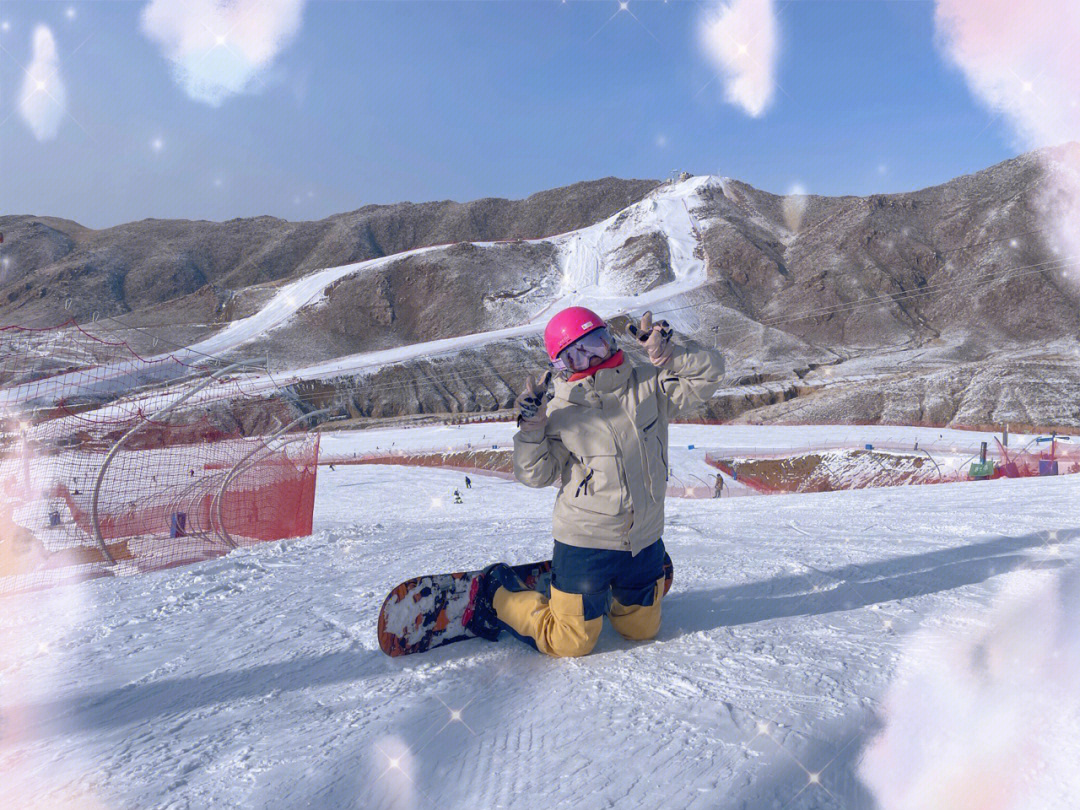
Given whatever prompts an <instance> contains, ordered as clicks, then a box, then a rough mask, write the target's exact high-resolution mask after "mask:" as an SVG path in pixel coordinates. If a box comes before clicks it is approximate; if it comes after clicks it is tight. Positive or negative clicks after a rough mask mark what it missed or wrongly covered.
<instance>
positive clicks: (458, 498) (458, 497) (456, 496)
mask: <svg viewBox="0 0 1080 810" xmlns="http://www.w3.org/2000/svg"><path fill="white" fill-rule="evenodd" d="M454 503H465V501H463V500H461V493H460V492H458V491H457V490H456V489H455V490H454Z"/></svg>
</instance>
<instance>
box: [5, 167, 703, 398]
mask: <svg viewBox="0 0 1080 810" xmlns="http://www.w3.org/2000/svg"><path fill="white" fill-rule="evenodd" d="M718 182H720V181H719V179H718V178H714V177H711V176H701V177H694V178H691V179H689V180H684V181H682V182H679V183H674V184H669V185H664V186H661V187H659V188H657V189H655V190H654V191H652V192H651V193H650V194H648V195H647V196H646V197H645V198H644V199H642V200H640V201H639V202H637V203H634V204H633V205H630V206H628V207H627V208H625V209H623V210H622V211H620V212H619V213H617V214H615V215H613V216H611V217H609V218H608V219H606V220H603V221H601V222H598V223H596V224H595V225H590V226H588V227H586V228H583V229H581V230H577V231H571V232H569V233H566V234H560V235H556V236H550V237H544V238H542V239H533V240H526V241H532V242H550V243H552V244H553V245H554V246H555V248H556V253H557V256H558V269H559V273H560V276H561V289H560V295H558V296H557V297H556V298H554V299H553V300H552V301H551V302H549V303H548V304H547V305H545V306H544V307H543V308H542V309H540V310H539V311H537V312H536V313H534V314H532V315H531V316H530V317H529V318H527V319H525V321H524V322H522V323H519V324H512V325H509V326H507V327H506V328H502V329H495V330H491V331H487V332H480V333H477V334H469V335H462V336H459V337H455V338H449V339H443V340H435V341H429V342H423V343H414V344H411V345H408V346H401V347H397V348H394V349H388V350H380V351H375V352H361V353H357V354H353V355H348V356H345V357H339V358H335V359H333V360H329V361H326V362H321V363H316V364H312V365H309V366H305V367H298V368H292V369H281V370H279V371H278V372H277V373H275V374H274V375H268V374H255V373H253V374H250V375H244V379H245V383H246V384H245V387H246V388H247V390H249V391H251V392H262V391H270V390H275V389H277V388H278V387H280V386H281V385H282V384H285V383H289V382H297V381H301V380H311V379H320V378H323V377H326V376H337V375H342V374H357V373H365V372H371V371H374V370H377V369H379V368H382V367H383V366H386V365H391V364H395V363H403V362H408V361H410V360H415V359H419V358H428V357H433V356H437V355H440V354H452V353H455V352H459V351H462V350H465V349H469V348H475V347H477V346H481V345H484V344H487V343H492V342H496V341H500V340H506V339H511V338H522V337H528V336H531V335H536V334H539V333H540V332H541V331H542V330H543V328H544V324H545V323H546V322H547V319H548V318H549V317H550V315H551V314H552V313H553V312H557V311H558V310H559V309H560V308H562V307H564V306H570V305H571V304H578V305H582V306H591V307H594V308H595V309H597V310H598V311H600V312H601V314H603V315H605V316H611V315H616V314H619V313H622V312H626V311H630V310H633V311H634V312H638V313H640V312H643V311H644V310H646V309H648V308H650V307H655V306H656V305H657V304H659V303H661V302H663V301H669V300H672V299H674V298H677V297H678V296H679V295H681V294H683V293H685V292H688V291H690V290H692V289H695V288H696V287H699V286H700V285H701V284H703V283H704V282H705V280H706V264H705V260H704V258H703V254H700V255H699V253H700V251H699V250H698V243H699V239H700V230H699V226H698V223H697V221H696V219H695V218H694V215H693V214H692V213H691V207H692V206H694V205H695V204H696V203H697V202H699V196H698V195H699V194H700V192H701V191H702V190H704V189H706V188H708V187H710V186H711V185H713V184H715V183H718ZM657 231H658V232H660V233H663V234H664V236H665V238H666V239H667V242H668V249H669V253H670V257H671V260H670V265H671V271H672V276H673V278H674V280H673V281H671V282H669V283H667V284H662V285H660V286H658V287H656V288H655V289H652V290H649V291H647V292H642V293H640V294H638V291H636V290H634V291H632V292H628V291H627V289H626V288H627V284H626V283H620V279H619V277H618V268H616V267H614V260H613V253H614V252H615V251H617V250H618V249H619V248H620V247H621V246H622V245H623V244H625V243H626V241H627V240H628V239H631V238H633V237H636V236H642V235H645V234H649V233H653V232H657ZM475 244H476V245H477V246H479V247H491V246H493V245H495V244H497V243H495V242H477V243H475ZM443 247H445V246H444V245H435V246H429V247H423V248H417V249H415V250H409V251H405V252H402V253H396V254H393V255H390V256H383V257H380V258H378V259H371V260H368V261H363V262H357V263H354V264H348V265H342V266H340V267H331V268H326V269H323V270H318V271H316V272H313V273H309V274H308V275H306V276H304V277H302V278H300V279H298V280H296V281H293V282H290V283H288V284H285V285H283V286H282V287H281V289H280V290H279V291H278V292H277V293H276V294H275V295H274V296H273V298H271V299H270V301H269V302H268V303H267V304H266V305H265V306H264V307H263V308H262V309H260V310H259V311H258V312H256V313H255V314H253V315H250V316H249V317H247V318H241V319H239V320H237V321H234V322H232V323H230V324H229V325H228V326H227V327H225V328H224V329H222V330H221V331H220V332H217V333H216V334H214V335H211V336H210V337H208V338H206V339H204V340H201V341H199V342H197V343H194V344H192V345H190V346H187V347H186V348H183V349H178V350H176V351H173V352H171V353H169V354H162V355H158V356H155V357H151V358H148V361H130V362H120V363H114V364H111V365H109V366H106V367H103V368H100V369H97V371H96V374H95V375H94V380H93V382H92V383H90V382H88V381H87V380H86V379H84V376H83V375H81V374H80V373H79V372H76V373H71V374H59V375H56V376H54V377H50V378H48V379H45V380H41V381H37V382H34V383H29V384H25V385H19V386H11V387H9V388H6V389H4V390H3V391H0V406H3V405H12V404H19V403H23V402H26V401H28V400H33V401H54V400H56V399H57V398H59V397H61V396H65V397H68V398H71V397H74V396H77V395H83V396H89V395H103V394H109V393H118V392H122V391H126V390H129V389H131V388H134V387H136V385H145V384H148V383H151V382H155V381H161V380H166V379H171V378H176V377H180V376H187V375H188V374H189V373H190V371H191V369H190V368H189V366H190V365H200V366H201V365H203V364H205V363H206V361H207V359H208V358H212V357H221V356H223V355H226V354H228V353H230V352H233V351H236V350H237V349H239V348H241V347H242V346H243V345H244V344H246V343H249V342H251V341H253V340H255V339H257V338H260V337H263V336H265V335H266V334H268V333H271V332H273V331H274V330H276V329H280V328H282V327H284V326H287V325H288V324H289V323H291V322H292V320H293V319H294V318H295V317H296V315H297V313H298V312H299V311H300V310H301V309H304V308H305V307H315V306H319V305H320V304H321V303H322V302H323V301H324V300H325V298H326V292H327V290H328V289H329V288H330V287H331V286H332V285H333V284H335V283H336V282H338V281H340V280H341V279H343V278H346V277H348V276H353V275H358V274H363V273H371V272H373V271H376V270H378V269H379V268H381V267H384V266H385V265H386V264H388V263H391V262H396V261H399V260H401V259H403V258H406V257H408V256H416V255H420V254H423V253H430V252H432V251H437V250H440V249H442V248H443ZM148 363H149V364H150V367H148Z"/></svg>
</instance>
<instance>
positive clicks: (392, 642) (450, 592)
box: [379, 554, 675, 658]
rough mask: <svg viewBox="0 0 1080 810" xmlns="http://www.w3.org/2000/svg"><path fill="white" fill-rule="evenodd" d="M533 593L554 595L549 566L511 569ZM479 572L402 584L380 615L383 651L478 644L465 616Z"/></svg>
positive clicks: (667, 565) (668, 573)
mask: <svg viewBox="0 0 1080 810" xmlns="http://www.w3.org/2000/svg"><path fill="white" fill-rule="evenodd" d="M513 569H514V572H515V573H516V574H517V575H518V576H519V577H520V578H521V580H522V581H523V582H524V583H525V584H526V585H527V586H528V587H529V589H530V590H534V591H540V592H541V593H543V594H545V595H550V593H551V560H541V561H540V562H534V563H525V564H524V565H515V566H513ZM674 570H675V569H674V568H673V566H672V564H671V557H669V556H668V555H667V554H665V555H664V593H665V594H666V593H667V592H668V591H669V590H671V580H672V577H673V575H674ZM479 575H480V571H459V572H458V573H456V574H429V575H428V576H423V577H416V578H415V579H409V580H406V581H405V582H402V583H401V584H400V585H398V586H397V587H396V588H394V589H393V590H392V591H390V593H389V594H388V595H387V597H386V599H385V600H384V601H383V604H382V609H381V610H380V611H379V647H380V648H382V651H383V652H384V653H386V654H387V655H389V656H393V657H395V658H396V657H397V656H399V655H412V654H413V653H418V652H424V651H425V650H431V649H434V648H435V647H442V646H443V645H445V644H453V643H454V642H455V641H464V640H465V639H468V638H476V635H475V634H474V633H471V632H469V631H468V630H467V629H465V627H464V625H463V624H462V616H463V614H464V613H465V608H466V607H467V606H468V604H469V589H470V587H471V586H472V581H473V580H474V579H476V577H477V576H479Z"/></svg>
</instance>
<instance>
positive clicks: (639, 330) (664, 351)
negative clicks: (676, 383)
mask: <svg viewBox="0 0 1080 810" xmlns="http://www.w3.org/2000/svg"><path fill="white" fill-rule="evenodd" d="M626 331H628V332H629V333H630V334H631V335H632V336H633V337H634V338H636V339H637V341H638V342H639V343H640V344H641V345H642V347H643V348H644V349H645V351H646V352H648V354H649V362H651V363H652V364H653V365H654V366H662V365H664V364H665V363H666V362H667V361H668V360H670V359H671V333H672V329H671V325H670V324H669V323H668V322H667V321H659V322H658V323H653V319H652V313H651V312H646V313H645V314H644V315H642V316H641V324H640V325H638V326H635V325H634V324H630V326H629V327H627V330H626Z"/></svg>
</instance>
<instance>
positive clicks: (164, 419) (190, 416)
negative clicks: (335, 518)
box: [0, 324, 319, 594]
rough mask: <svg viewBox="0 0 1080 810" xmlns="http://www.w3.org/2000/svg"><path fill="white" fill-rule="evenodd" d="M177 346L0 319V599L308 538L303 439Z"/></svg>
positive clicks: (311, 458)
mask: <svg viewBox="0 0 1080 810" xmlns="http://www.w3.org/2000/svg"><path fill="white" fill-rule="evenodd" d="M189 355H190V353H187V354H184V353H178V355H165V356H157V357H153V358H149V359H144V358H141V357H139V356H138V355H137V354H135V353H134V352H133V351H131V349H130V348H129V347H128V346H127V345H126V344H124V343H123V342H118V341H115V340H109V339H106V338H103V337H101V336H99V335H95V334H92V333H91V332H89V331H88V330H86V329H84V328H82V327H79V326H77V325H74V324H65V325H63V326H60V327H56V328H53V329H41V330H32V329H23V328H19V327H4V328H0V594H3V593H9V592H13V591H22V590H27V589H36V588H41V587H46V586H49V585H53V584H58V583H61V582H67V581H71V580H78V579H85V578H90V577H96V576H104V575H110V574H125V573H134V572H139V571H146V570H153V569H159V568H164V567H171V566H174V565H178V564H183V563H186V562H192V561H195V560H201V559H207V558H210V557H214V556H219V555H221V554H224V553H226V552H228V551H229V550H231V549H232V548H235V547H237V546H243V545H249V544H251V543H254V542H258V541H263V540H277V539H283V538H287V537H297V536H302V535H306V534H310V533H311V525H312V515H313V510H314V499H315V476H316V470H317V465H318V451H319V442H318V436H317V435H315V434H310V435H309V434H304V433H300V434H297V433H284V434H281V435H276V436H274V435H271V434H272V433H273V431H275V430H276V429H278V428H280V427H281V426H282V425H284V424H287V423H289V422H291V421H292V420H293V418H294V417H295V416H296V415H297V414H296V413H295V412H294V409H292V408H291V407H290V406H288V405H286V404H285V403H284V402H283V401H281V400H280V399H277V398H274V397H270V398H267V397H265V396H262V395H253V394H248V393H245V391H244V377H243V376H242V375H238V374H225V375H223V376H221V378H220V379H213V378H212V377H211V376H210V375H211V372H213V371H214V370H215V363H214V361H213V360H212V358H205V357H201V358H200V357H192V356H189ZM208 360H209V361H210V362H207V361H208ZM216 365H218V366H219V367H220V364H216ZM200 386H202V387H201V388H200ZM196 389H198V390H196ZM185 395H190V397H189V399H188V400H187V401H186V402H184V403H183V405H182V406H180V407H179V408H177V409H175V410H172V411H167V408H168V407H169V406H170V405H173V404H175V403H176V402H177V401H178V400H179V399H180V398H181V397H183V396H185ZM245 422H246V423H247V424H246V425H245ZM252 425H255V426H256V428H257V429H256V430H252ZM121 441H122V443H121V444H120V446H119V447H118V449H117V450H116V451H115V452H113V453H112V454H110V449H112V448H114V447H115V446H117V444H118V442H121ZM103 469H104V473H102V470H103ZM99 479H100V480H99ZM95 490H96V492H97V497H96V504H95ZM95 512H96V515H97V527H96V529H95V525H94V515H95Z"/></svg>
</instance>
